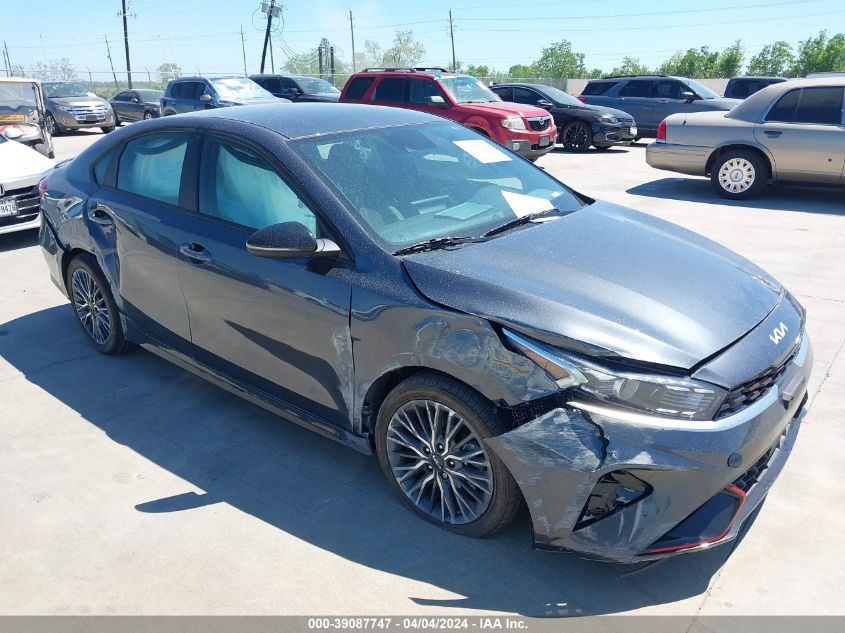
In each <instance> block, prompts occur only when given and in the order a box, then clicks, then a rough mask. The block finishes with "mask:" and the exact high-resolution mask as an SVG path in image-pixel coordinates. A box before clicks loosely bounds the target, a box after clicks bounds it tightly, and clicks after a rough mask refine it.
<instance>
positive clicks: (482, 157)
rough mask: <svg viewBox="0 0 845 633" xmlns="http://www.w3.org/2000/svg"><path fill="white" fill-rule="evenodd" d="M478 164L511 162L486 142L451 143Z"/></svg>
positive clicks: (505, 155) (500, 151)
mask: <svg viewBox="0 0 845 633" xmlns="http://www.w3.org/2000/svg"><path fill="white" fill-rule="evenodd" d="M452 142H453V143H454V144H455V145H457V146H458V147H460V148H461V149H462V150H464V151H465V152H466V153H467V154H469V155H470V156H472V157H473V158H474V159H475V160H477V161H478V162H479V163H504V162H505V161H509V160H513V159H512V158H511V157H510V156H508V155H507V154H505V153H504V152H503V151H502V150H500V149H498V148H496V147H494V146H493V144H492V143H488V142H487V141H480V140H479V141H452Z"/></svg>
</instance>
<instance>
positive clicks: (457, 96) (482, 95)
mask: <svg viewBox="0 0 845 633" xmlns="http://www.w3.org/2000/svg"><path fill="white" fill-rule="evenodd" d="M440 85H441V86H443V87H444V88H445V89H446V92H448V93H449V94H450V95H452V98H453V99H454V100H455V103H489V102H491V101H501V99H500V98H499V96H498V95H497V94H496V93H495V92H493V91H492V90H490V88H488V87H487V86H485V85H484V84H483V83H481V82H480V81H478V79H476V78H475V77H471V76H469V75H457V76H456V77H441V78H440Z"/></svg>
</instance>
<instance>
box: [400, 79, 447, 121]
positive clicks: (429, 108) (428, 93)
mask: <svg viewBox="0 0 845 633" xmlns="http://www.w3.org/2000/svg"><path fill="white" fill-rule="evenodd" d="M407 81H408V102H409V103H410V107H412V108H413V109H414V110H419V111H421V112H428V113H429V114H435V115H437V116H443V112H444V111H445V110H446V109H448V107H449V105H450V103H449V100H448V99H447V98H446V94H445V93H444V92H443V90H441V89H440V86H438V85H437V83H435V82H434V81H432V80H431V79H423V78H416V79H413V78H409V79H408V80H407ZM432 98H434V99H435V101H437V98H439V99H440V102H438V103H435V102H434V101H432Z"/></svg>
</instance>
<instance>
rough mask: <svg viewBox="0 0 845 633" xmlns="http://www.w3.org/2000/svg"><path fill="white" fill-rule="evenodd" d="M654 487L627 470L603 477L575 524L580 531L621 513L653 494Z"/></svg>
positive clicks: (594, 488) (597, 483)
mask: <svg viewBox="0 0 845 633" xmlns="http://www.w3.org/2000/svg"><path fill="white" fill-rule="evenodd" d="M651 491H652V487H651V486H650V485H649V484H648V483H646V482H644V481H643V480H642V479H640V478H638V477H636V476H634V475H632V474H631V473H630V472H628V471H627V470H616V471H614V472H612V473H607V474H606V475H602V476H601V478H600V479H599V480H598V481H597V482H596V485H595V486H594V487H593V490H592V492H591V493H590V497H589V498H588V499H587V503H585V504H584V509H583V510H581V516H580V517H578V522H577V523H576V524H575V528H574V529H575V530H580V529H582V528H585V527H587V526H588V525H591V524H593V523H595V522H596V521H600V520H601V519H604V518H607V517H609V516H610V515H612V514H614V513H616V512H619V511H620V510H622V509H623V508H626V507H628V506H630V505H632V504H634V503H637V502H638V501H641V500H642V499H644V498H645V497H647V496H648V495H650V494H651Z"/></svg>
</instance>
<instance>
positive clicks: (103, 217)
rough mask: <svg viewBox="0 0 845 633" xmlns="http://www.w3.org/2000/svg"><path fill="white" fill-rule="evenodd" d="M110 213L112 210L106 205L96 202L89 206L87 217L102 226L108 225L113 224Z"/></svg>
mask: <svg viewBox="0 0 845 633" xmlns="http://www.w3.org/2000/svg"><path fill="white" fill-rule="evenodd" d="M112 213H113V211H112V210H111V209H109V208H108V207H107V206H106V205H104V204H100V203H99V202H97V203H95V204H94V205H92V206H91V207H89V209H88V218H89V219H90V220H91V221H92V222H95V223H96V224H100V225H102V226H109V225H111V224H114V218H113V217H112Z"/></svg>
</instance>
